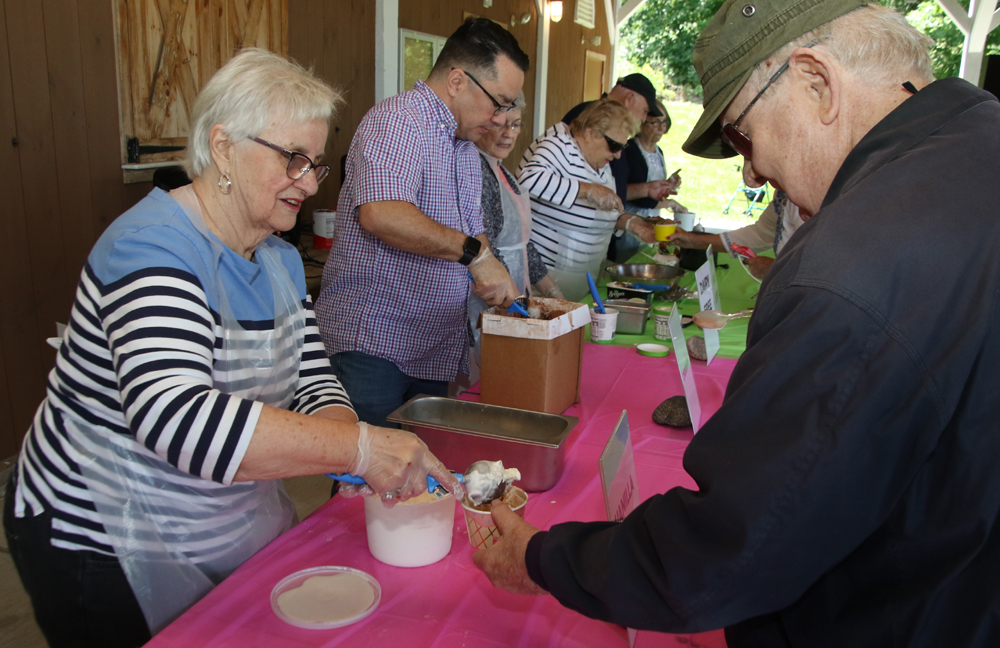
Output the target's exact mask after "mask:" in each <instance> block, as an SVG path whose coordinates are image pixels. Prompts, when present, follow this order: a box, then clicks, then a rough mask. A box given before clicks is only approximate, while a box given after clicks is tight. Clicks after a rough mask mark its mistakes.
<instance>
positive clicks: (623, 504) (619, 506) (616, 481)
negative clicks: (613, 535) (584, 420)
mask: <svg viewBox="0 0 1000 648" xmlns="http://www.w3.org/2000/svg"><path fill="white" fill-rule="evenodd" d="M598 465H599V466H600V469H601V489H602V490H603V491H604V509H605V511H607V514H608V520H609V521H611V522H621V521H622V520H624V519H625V516H626V515H628V514H629V513H631V512H632V511H633V509H635V507H636V506H637V505H638V504H639V488H638V485H637V482H636V478H635V458H634V457H633V455H632V437H631V435H630V434H629V427H628V412H627V411H625V410H622V415H621V418H619V419H618V425H617V426H615V431H614V433H613V434H612V435H611V438H610V439H608V443H607V445H605V446H604V452H602V453H601V458H600V459H599V460H598Z"/></svg>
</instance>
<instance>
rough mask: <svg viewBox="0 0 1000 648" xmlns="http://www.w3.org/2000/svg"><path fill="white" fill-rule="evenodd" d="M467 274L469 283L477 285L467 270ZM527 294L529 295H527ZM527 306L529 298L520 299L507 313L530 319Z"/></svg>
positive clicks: (515, 301) (516, 300)
mask: <svg viewBox="0 0 1000 648" xmlns="http://www.w3.org/2000/svg"><path fill="white" fill-rule="evenodd" d="M466 273H468V275H469V281H471V282H472V283H476V280H475V279H473V278H472V273H471V272H469V271H468V270H466ZM525 294H527V293H525ZM527 305H528V298H527V297H518V298H517V299H515V300H514V302H513V303H512V304H511V305H510V306H509V307H508V308H507V312H508V313H515V314H517V315H522V316H524V317H528V318H530V317H531V314H530V313H528V309H527V308H525V306H527Z"/></svg>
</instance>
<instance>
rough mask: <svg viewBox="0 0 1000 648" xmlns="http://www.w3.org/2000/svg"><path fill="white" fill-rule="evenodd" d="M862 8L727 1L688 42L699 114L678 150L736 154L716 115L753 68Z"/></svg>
mask: <svg viewBox="0 0 1000 648" xmlns="http://www.w3.org/2000/svg"><path fill="white" fill-rule="evenodd" d="M868 4H871V0H727V2H726V4H724V5H722V8H721V9H719V11H718V12H717V13H716V14H715V16H713V17H712V20H710V21H709V23H708V25H707V26H706V27H705V30H704V31H703V32H701V36H699V37H698V42H696V43H695V44H694V54H693V55H692V59H693V60H694V68H695V70H696V71H697V72H698V77H699V78H700V79H701V85H702V88H703V89H704V101H703V104H702V105H704V107H705V111H704V112H703V113H702V115H701V119H699V120H698V123H697V124H696V125H695V127H694V130H692V131H691V134H690V135H689V136H688V138H687V141H686V142H684V146H683V147H681V148H683V149H684V152H686V153H690V154H691V155H697V156H699V157H704V158H727V157H733V156H734V155H736V151H734V150H733V149H731V148H730V147H729V146H728V145H727V144H725V143H724V142H723V141H722V135H721V133H722V128H721V127H720V126H719V115H721V114H722V113H723V111H725V109H726V107H727V106H728V105H729V104H730V102H731V101H732V100H733V98H734V97H735V96H736V95H737V93H739V91H740V89H741V88H743V85H744V84H745V83H746V82H747V79H749V78H750V75H751V74H752V73H753V70H754V68H755V67H757V65H758V64H759V63H760V62H761V61H763V60H765V59H766V58H767V57H768V56H770V55H771V54H773V53H774V52H776V51H777V50H779V49H780V48H781V47H783V46H784V45H785V44H787V43H789V42H791V41H793V40H795V39H796V38H798V37H799V36H801V35H803V34H805V33H807V32H810V31H812V30H813V29H816V28H817V27H819V26H820V25H823V24H826V23H828V22H830V21H831V20H833V19H835V18H839V17H840V16H843V15H844V14H846V13H849V12H851V11H853V10H855V9H857V8H858V7H864V6H866V5H868Z"/></svg>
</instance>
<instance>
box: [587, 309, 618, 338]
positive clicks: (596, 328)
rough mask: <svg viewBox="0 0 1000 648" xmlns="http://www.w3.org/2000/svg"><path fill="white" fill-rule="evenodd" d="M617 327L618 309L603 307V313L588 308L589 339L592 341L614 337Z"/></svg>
mask: <svg viewBox="0 0 1000 648" xmlns="http://www.w3.org/2000/svg"><path fill="white" fill-rule="evenodd" d="M617 327H618V311H616V310H615V309H614V308H607V307H605V308H604V314H603V315H602V314H601V313H598V312H597V311H596V310H594V309H593V308H591V309H590V339H591V340H592V341H593V342H608V341H610V340H613V339H615V329H616V328H617Z"/></svg>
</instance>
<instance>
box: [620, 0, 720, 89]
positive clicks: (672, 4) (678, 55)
mask: <svg viewBox="0 0 1000 648" xmlns="http://www.w3.org/2000/svg"><path fill="white" fill-rule="evenodd" d="M723 2H724V0H706V1H705V2H704V3H703V2H702V1H701V0H649V2H647V3H646V4H645V5H643V6H642V8H641V9H639V10H638V11H636V12H635V13H634V14H633V15H632V17H631V18H630V19H629V21H628V22H627V23H626V24H625V26H624V28H623V29H622V34H621V45H622V48H623V50H624V53H625V58H627V59H628V60H629V61H630V62H631V63H632V64H633V65H636V66H644V65H648V66H649V67H651V68H653V69H654V70H658V71H660V72H662V74H663V79H662V80H661V82H662V85H668V86H677V87H681V88H685V89H687V90H688V91H694V92H700V89H701V88H700V83H699V81H698V75H697V74H696V73H695V71H694V65H692V63H691V52H692V51H693V50H694V42H695V41H696V40H698V35H699V34H700V33H701V30H702V29H704V28H705V25H706V24H708V21H709V19H711V17H712V16H713V15H715V12H716V11H718V10H719V8H720V7H721V6H722V5H723ZM655 82H656V80H654V83H655ZM658 85H659V84H658Z"/></svg>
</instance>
